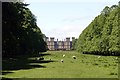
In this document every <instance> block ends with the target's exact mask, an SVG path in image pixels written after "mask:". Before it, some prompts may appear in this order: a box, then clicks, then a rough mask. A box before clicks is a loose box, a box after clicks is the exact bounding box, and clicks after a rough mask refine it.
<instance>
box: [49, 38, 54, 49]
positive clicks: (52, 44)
mask: <svg viewBox="0 0 120 80" xmlns="http://www.w3.org/2000/svg"><path fill="white" fill-rule="evenodd" d="M50 50H54V37H50Z"/></svg>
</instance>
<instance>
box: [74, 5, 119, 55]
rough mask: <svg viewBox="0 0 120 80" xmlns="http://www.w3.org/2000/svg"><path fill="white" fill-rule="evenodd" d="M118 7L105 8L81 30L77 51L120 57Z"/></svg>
mask: <svg viewBox="0 0 120 80" xmlns="http://www.w3.org/2000/svg"><path fill="white" fill-rule="evenodd" d="M119 13H120V7H119V6H118V5H113V6H111V7H108V6H106V7H105V8H104V9H103V11H101V14H100V15H98V16H97V17H95V19H94V20H93V21H92V22H91V23H90V24H89V25H88V26H87V27H86V29H84V30H83V32H82V33H81V34H80V36H79V39H78V41H77V45H76V47H77V51H79V52H82V53H88V54H89V53H90V54H102V55H120V25H119V20H120V17H119V16H120V15H119Z"/></svg>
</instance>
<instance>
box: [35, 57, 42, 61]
mask: <svg viewBox="0 0 120 80" xmlns="http://www.w3.org/2000/svg"><path fill="white" fill-rule="evenodd" d="M36 60H37V61H38V60H44V58H43V57H41V58H36Z"/></svg>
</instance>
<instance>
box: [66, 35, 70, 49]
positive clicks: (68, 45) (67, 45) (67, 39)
mask: <svg viewBox="0 0 120 80" xmlns="http://www.w3.org/2000/svg"><path fill="white" fill-rule="evenodd" d="M65 45H66V50H70V37H67V38H66V44H65Z"/></svg>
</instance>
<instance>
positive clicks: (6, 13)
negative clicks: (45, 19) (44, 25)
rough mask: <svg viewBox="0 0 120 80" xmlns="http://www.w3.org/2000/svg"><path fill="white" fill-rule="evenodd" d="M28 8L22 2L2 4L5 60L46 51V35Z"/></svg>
mask: <svg viewBox="0 0 120 80" xmlns="http://www.w3.org/2000/svg"><path fill="white" fill-rule="evenodd" d="M27 6H28V4H24V3H22V2H17V3H13V2H3V3H2V56H3V58H4V57H10V56H15V55H23V54H33V53H38V52H44V51H46V47H47V46H46V42H45V41H44V40H43V36H44V35H43V33H42V32H41V30H40V28H39V27H38V26H37V24H36V18H35V16H34V15H33V14H32V12H31V11H30V9H28V8H27Z"/></svg>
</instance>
